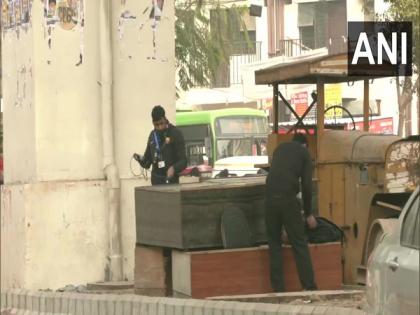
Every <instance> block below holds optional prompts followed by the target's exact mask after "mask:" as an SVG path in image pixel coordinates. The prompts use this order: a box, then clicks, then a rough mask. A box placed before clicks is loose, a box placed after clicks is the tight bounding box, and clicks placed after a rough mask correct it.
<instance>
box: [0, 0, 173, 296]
mask: <svg viewBox="0 0 420 315" xmlns="http://www.w3.org/2000/svg"><path fill="white" fill-rule="evenodd" d="M99 1H100V0H92V1H91V0H89V1H87V0H84V1H83V0H74V1H73V2H71V1H67V2H61V1H57V7H56V9H57V11H55V12H60V14H59V16H60V17H61V20H59V21H55V20H54V18H53V17H51V18H45V16H44V9H45V8H44V1H30V0H28V1H9V3H12V4H13V5H15V4H16V7H17V8H20V12H22V14H19V15H17V14H16V13H15V14H14V15H13V19H12V18H10V19H6V20H5V19H2V23H3V24H2V58H3V59H2V65H3V105H4V114H3V115H4V116H3V119H4V164H5V170H4V180H5V185H4V186H3V188H2V194H1V198H2V200H1V266H2V268H1V287H2V289H3V288H11V287H22V288H28V289H41V288H51V289H55V288H58V287H61V286H64V285H66V284H70V283H71V284H82V283H86V282H95V281H104V280H105V279H106V277H107V273H108V267H109V266H108V259H107V256H108V222H107V220H108V206H107V200H108V199H107V195H106V181H105V178H104V170H103V164H102V162H103V161H102V155H103V147H102V121H101V120H102V119H101V117H102V116H101V102H102V100H101V86H102V85H101V81H100V80H101V65H100V50H99V47H100V46H99V44H100V43H99V32H100V31H101V29H100V27H99ZM46 2H47V1H46ZM64 3H74V5H75V6H74V7H73V8H72V7H68V5H64ZM27 8H28V9H27ZM146 8H147V12H146V13H143V12H144V10H145V9H146ZM5 9H7V10H5V12H9V11H8V10H12V8H10V7H8V8H6V7H5ZM50 9H54V7H53V5H51V6H50ZM151 9H152V6H151V1H148V0H142V1H135V0H126V1H112V32H111V35H112V59H113V82H112V89H113V99H112V101H113V108H114V138H115V148H114V151H115V156H116V163H117V167H118V170H119V174H120V178H121V231H122V254H123V262H124V266H123V272H124V273H123V277H124V278H126V279H130V280H132V279H133V272H134V248H135V225H134V222H135V220H134V192H133V187H134V186H136V185H148V184H149V183H148V181H145V180H143V179H140V178H137V177H135V176H134V175H133V174H132V172H131V170H130V157H131V155H132V154H133V152H141V153H142V151H143V150H144V148H145V146H146V141H147V136H148V134H149V132H150V129H151V128H152V124H151V118H150V111H151V109H152V107H153V106H154V105H156V104H161V105H162V106H164V107H165V108H166V109H167V112H168V118H169V119H170V120H174V116H175V115H174V114H175V104H174V103H175V84H174V79H175V60H174V37H175V34H174V5H173V3H172V2H171V1H165V4H164V7H163V9H162V16H161V18H160V20H159V21H156V20H155V19H153V18H150V11H151ZM72 10H73V11H72ZM13 12H18V11H16V10H15V11H13ZM46 12H47V13H50V12H54V11H53V10H51V11H49V10H46ZM75 12H77V13H75ZM123 12H126V13H125V14H123ZM24 13H25V14H24ZM122 14H123V16H124V17H125V18H121V15H122ZM6 16H7V14H6ZM10 17H12V14H10ZM67 17H71V19H68V20H67V19H66V18H67ZM82 20H83V23H82ZM16 21H20V22H19V23H16ZM154 43H155V47H156V49H155V50H154ZM132 166H133V167H134V166H135V165H134V164H133V165H132ZM135 171H136V172H138V169H136V170H135ZM69 271H70V272H69Z"/></svg>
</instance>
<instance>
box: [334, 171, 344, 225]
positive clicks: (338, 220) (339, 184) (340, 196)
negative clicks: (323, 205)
mask: <svg viewBox="0 0 420 315" xmlns="http://www.w3.org/2000/svg"><path fill="white" fill-rule="evenodd" d="M344 167H345V165H334V166H331V169H332V174H331V177H332V183H331V202H332V221H333V222H334V223H335V224H337V225H338V226H341V227H342V226H344V224H345V222H344V204H345V193H344Z"/></svg>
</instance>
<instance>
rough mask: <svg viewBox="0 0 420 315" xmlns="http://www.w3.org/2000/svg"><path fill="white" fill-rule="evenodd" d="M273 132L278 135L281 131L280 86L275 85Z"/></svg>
mask: <svg viewBox="0 0 420 315" xmlns="http://www.w3.org/2000/svg"><path fill="white" fill-rule="evenodd" d="M273 115H274V119H273V132H274V133H276V134H277V133H278V131H279V85H278V83H273Z"/></svg>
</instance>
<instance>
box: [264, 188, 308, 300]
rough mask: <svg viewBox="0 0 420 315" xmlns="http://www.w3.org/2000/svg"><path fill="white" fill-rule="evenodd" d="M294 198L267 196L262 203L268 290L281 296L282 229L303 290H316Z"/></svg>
mask: <svg viewBox="0 0 420 315" xmlns="http://www.w3.org/2000/svg"><path fill="white" fill-rule="evenodd" d="M300 211H301V209H300V204H299V202H298V200H297V198H296V197H294V196H290V197H281V196H268V197H267V199H266V211H265V219H266V227H267V236H268V246H269V253H270V272H271V286H272V288H273V290H274V291H275V292H284V291H285V285H284V277H283V263H282V253H281V252H282V249H281V247H282V239H281V232H282V227H283V226H284V228H285V229H286V232H287V235H288V238H289V242H290V244H291V245H292V248H293V253H294V256H295V260H296V267H297V271H298V273H299V279H300V283H301V284H302V287H303V289H306V290H316V284H315V280H314V272H313V268H312V260H311V255H310V253H309V248H308V240H307V236H306V234H305V223H304V221H303V219H302V215H301V213H300Z"/></svg>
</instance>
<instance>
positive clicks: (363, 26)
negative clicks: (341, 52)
mask: <svg viewBox="0 0 420 315" xmlns="http://www.w3.org/2000/svg"><path fill="white" fill-rule="evenodd" d="M412 34H413V31H412V23H411V22H349V23H348V41H347V43H348V74H349V76H372V77H378V76H411V75H412V73H413V68H412V61H413V60H412V59H413V58H412V36H413V35H412Z"/></svg>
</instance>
